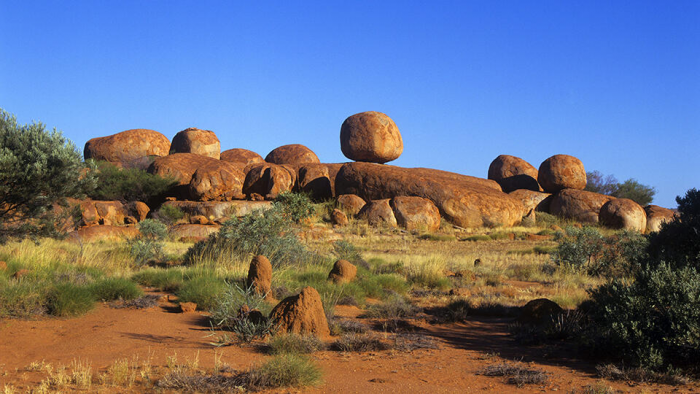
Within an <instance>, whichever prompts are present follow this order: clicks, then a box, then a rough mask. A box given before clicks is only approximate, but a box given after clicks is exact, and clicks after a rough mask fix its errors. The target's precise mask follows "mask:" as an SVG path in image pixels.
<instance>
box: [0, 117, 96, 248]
mask: <svg viewBox="0 0 700 394" xmlns="http://www.w3.org/2000/svg"><path fill="white" fill-rule="evenodd" d="M84 167H85V164H84V163H83V161H82V156H81V154H80V152H79V151H78V150H77V149H76V147H75V145H74V144H73V143H72V142H70V141H69V140H67V139H65V138H64V137H63V135H61V133H60V132H59V131H56V129H54V130H53V131H47V130H46V126H45V125H44V124H42V123H32V124H27V125H23V126H21V125H18V124H17V119H16V118H15V117H14V116H13V115H11V114H10V113H8V112H6V111H5V110H3V109H0V201H2V204H0V242H3V241H5V240H7V239H8V238H9V237H12V238H22V237H25V236H30V237H39V236H56V237H58V236H61V235H62V234H63V231H62V229H61V221H62V220H64V219H68V217H70V216H72V215H73V213H75V212H74V211H72V210H66V209H64V210H63V211H62V213H59V212H58V211H55V210H53V206H54V204H55V203H58V204H59V205H62V206H64V207H65V206H67V203H66V201H65V198H66V197H76V198H80V197H81V196H83V195H84V193H85V192H86V191H89V190H91V189H92V188H94V187H95V178H94V176H93V175H92V173H91V172H90V171H88V172H87V173H86V174H84V175H83V176H81V171H82V170H83V168H84Z"/></svg>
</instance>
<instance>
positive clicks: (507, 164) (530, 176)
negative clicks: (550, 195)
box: [488, 155, 540, 193]
mask: <svg viewBox="0 0 700 394" xmlns="http://www.w3.org/2000/svg"><path fill="white" fill-rule="evenodd" d="M488 178H489V179H493V180H494V181H496V182H498V184H499V185H501V188H502V189H503V191H504V192H506V193H510V192H512V191H513V190H518V189H527V190H533V191H539V190H540V184H539V183H537V169H536V168H535V167H533V166H532V164H530V163H528V162H526V161H525V160H523V159H521V158H519V157H515V156H510V155H500V156H498V157H497V158H496V159H494V160H493V161H492V162H491V165H490V166H489V172H488Z"/></svg>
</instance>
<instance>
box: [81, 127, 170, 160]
mask: <svg viewBox="0 0 700 394" xmlns="http://www.w3.org/2000/svg"><path fill="white" fill-rule="evenodd" d="M169 151H170V140H169V139H168V137H166V136H164V135H163V134H161V133H159V132H157V131H155V130H148V129H133V130H126V131H122V132H121V133H117V134H113V135H110V136H107V137H99V138H93V139H91V140H89V141H88V142H87V143H86V144H85V149H84V150H83V152H84V155H85V160H87V159H95V160H104V161H108V162H110V163H114V164H117V165H120V166H125V167H128V166H129V165H128V164H129V163H130V162H133V161H135V160H139V159H141V158H144V157H148V156H167V155H168V152H169Z"/></svg>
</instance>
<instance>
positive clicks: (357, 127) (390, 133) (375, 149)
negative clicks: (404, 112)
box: [340, 111, 403, 163]
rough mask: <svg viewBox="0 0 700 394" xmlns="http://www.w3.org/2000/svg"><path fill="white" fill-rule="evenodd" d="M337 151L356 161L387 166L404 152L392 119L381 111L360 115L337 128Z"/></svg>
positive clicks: (351, 117) (352, 117)
mask: <svg viewBox="0 0 700 394" xmlns="http://www.w3.org/2000/svg"><path fill="white" fill-rule="evenodd" d="M340 149H341V150H342V151H343V154H344V155H345V157H347V158H348V159H350V160H355V161H366V162H370V163H386V162H389V161H392V160H396V159H398V158H399V156H401V153H403V139H402V138H401V133H400V132H399V128H398V127H396V123H394V121H393V120H391V118H389V117H388V116H387V115H386V114H383V113H381V112H374V111H369V112H361V113H359V114H355V115H352V116H350V117H349V118H347V119H345V121H344V122H343V125H342V126H341V127H340Z"/></svg>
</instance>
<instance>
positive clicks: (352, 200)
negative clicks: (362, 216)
mask: <svg viewBox="0 0 700 394" xmlns="http://www.w3.org/2000/svg"><path fill="white" fill-rule="evenodd" d="M337 200H338V205H340V208H341V209H342V210H343V211H345V212H347V213H348V215H352V216H356V215H357V214H358V213H360V210H362V207H364V206H365V204H367V203H366V202H365V200H363V199H362V198H360V196H357V195H355V194H342V195H340V196H338V198H337Z"/></svg>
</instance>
